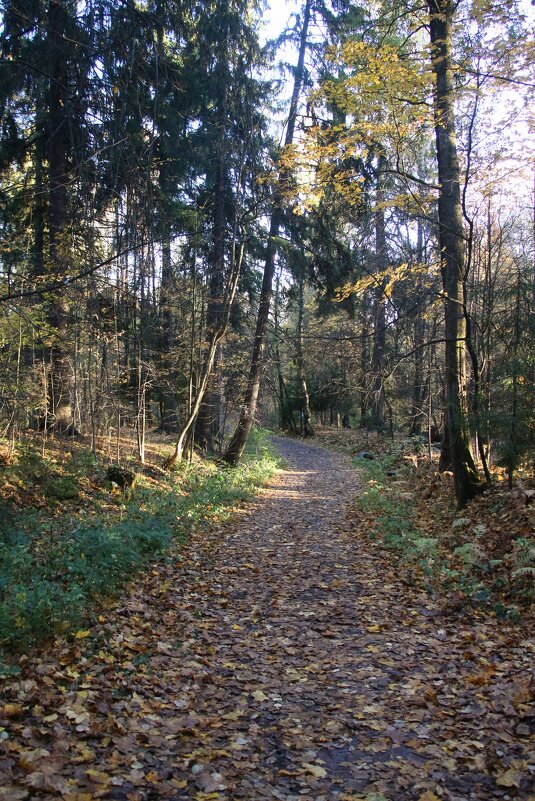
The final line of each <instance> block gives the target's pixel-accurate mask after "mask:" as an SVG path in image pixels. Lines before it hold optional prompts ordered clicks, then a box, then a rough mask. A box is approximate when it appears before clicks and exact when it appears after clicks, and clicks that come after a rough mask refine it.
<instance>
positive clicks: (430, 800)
mask: <svg viewBox="0 0 535 801" xmlns="http://www.w3.org/2000/svg"><path fill="white" fill-rule="evenodd" d="M418 801H440V798H439V797H438V795H435V793H433V792H432V791H431V790H426V791H425V793H424V794H423V795H421V796H420V798H419V799H418Z"/></svg>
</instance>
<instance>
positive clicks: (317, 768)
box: [303, 762, 327, 779]
mask: <svg viewBox="0 0 535 801" xmlns="http://www.w3.org/2000/svg"><path fill="white" fill-rule="evenodd" d="M303 767H304V768H305V770H307V771H308V772H309V773H312V775H313V776H316V778H318V779H324V778H325V777H326V775H327V771H326V770H325V768H322V767H321V765H313V764H312V763H311V762H303Z"/></svg>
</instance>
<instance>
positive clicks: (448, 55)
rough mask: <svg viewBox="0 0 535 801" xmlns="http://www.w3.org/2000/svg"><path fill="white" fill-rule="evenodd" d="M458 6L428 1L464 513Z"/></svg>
mask: <svg viewBox="0 0 535 801" xmlns="http://www.w3.org/2000/svg"><path fill="white" fill-rule="evenodd" d="M455 7H456V6H455V3H454V2H453V0H429V14H430V34H431V64H432V69H433V73H434V76H435V86H434V118H435V136H436V154H437V165H438V179H439V184H440V190H439V199H438V223H439V244H440V265H441V275H442V286H443V290H444V303H445V338H446V346H445V352H446V402H447V416H448V438H449V449H450V457H451V463H452V467H453V476H454V484H455V495H456V498H457V502H458V505H459V507H462V506H464V505H465V504H466V502H467V501H468V500H470V499H471V498H473V497H475V496H476V495H477V494H478V493H480V492H481V490H482V484H481V482H480V480H479V476H478V473H477V468H476V466H475V463H474V459H473V457H472V454H471V452H470V435H469V430H468V418H467V408H466V377H465V340H466V319H465V315H464V308H465V297H464V274H465V252H464V248H465V237H464V232H463V213H462V205H461V176H460V168H459V158H458V155H457V143H456V135H455V108H454V85H453V67H454V65H453V56H452V26H453V19H454V14H455Z"/></svg>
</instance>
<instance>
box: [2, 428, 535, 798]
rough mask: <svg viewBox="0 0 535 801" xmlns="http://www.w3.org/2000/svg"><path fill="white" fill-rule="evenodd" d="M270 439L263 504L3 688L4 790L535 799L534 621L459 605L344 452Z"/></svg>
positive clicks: (179, 555) (149, 576)
mask: <svg viewBox="0 0 535 801" xmlns="http://www.w3.org/2000/svg"><path fill="white" fill-rule="evenodd" d="M275 441H276V445H277V449H278V450H279V452H280V453H281V455H282V456H283V458H284V459H285V460H286V463H287V466H288V467H287V469H286V470H284V471H280V472H279V473H278V474H277V475H276V477H275V478H273V479H272V480H271V481H270V483H269V485H268V486H267V487H266V488H265V489H264V490H262V491H261V494H260V496H259V497H258V498H257V499H256V500H255V501H254V502H253V503H252V504H250V505H248V506H247V508H246V509H243V510H242V511H241V512H240V513H237V514H236V515H235V516H234V517H233V518H232V520H229V521H227V522H223V523H221V524H220V525H218V526H214V527H212V528H211V529H210V530H209V531H208V532H207V531H197V532H196V533H195V534H194V535H193V536H192V537H191V539H190V540H189V541H188V542H187V543H186V544H185V545H183V546H182V547H181V549H180V551H175V552H172V554H171V556H170V558H168V559H167V560H166V561H163V562H161V563H158V564H154V565H153V566H152V567H151V568H150V569H147V570H146V571H145V572H144V574H143V575H142V577H141V578H140V579H139V580H138V581H136V582H134V583H132V585H131V587H130V589H129V590H128V592H127V593H126V594H125V595H124V596H123V597H122V598H121V599H120V600H119V601H116V602H114V603H113V604H112V605H111V607H110V609H109V610H108V611H104V610H103V611H102V614H101V615H100V616H99V618H98V621H96V622H95V625H93V626H92V627H91V628H89V629H83V630H80V631H78V632H76V633H75V634H74V635H73V636H71V637H70V638H63V639H59V640H57V641H56V643H55V646H54V648H53V649H50V648H45V649H44V650H40V651H37V650H36V651H33V652H31V653H30V655H29V656H27V657H25V658H23V659H22V660H21V662H20V666H21V673H20V675H19V676H18V677H16V678H14V677H6V678H5V679H4V681H3V687H2V701H1V704H0V725H1V726H2V729H1V737H2V746H1V748H2V757H1V759H0V784H1V789H0V798H2V799H6V800H7V799H8V800H9V801H18V799H40V800H42V799H58V798H63V799H65V801H91V800H92V799H96V798H104V799H115V800H116V801H146V800H148V799H156V798H169V799H173V801H181V800H184V801H185V799H195V800H196V801H230V800H231V799H248V801H260V799H283V800H284V801H297V799H310V800H311V801H312V799H314V801H330V800H331V799H333V801H334V800H339V801H360V800H361V799H366V800H367V801H437V799H448V801H466V799H481V800H483V799H489V801H490V799H502V798H503V799H533V798H535V796H534V795H533V792H534V791H533V781H534V775H535V763H534V760H533V750H532V745H533V731H534V730H533V724H534V717H533V699H534V693H533V690H534V682H533V675H532V669H533V655H534V644H533V640H530V638H529V622H528V617H526V618H521V619H520V620H519V621H518V620H512V619H507V618H502V619H498V618H497V616H496V614H495V613H492V612H491V613H489V612H488V611H486V610H478V609H475V608H474V609H472V608H471V607H463V608H462V609H461V608H452V607H451V606H448V605H445V604H444V600H443V598H442V597H441V596H440V595H438V594H437V595H433V594H430V592H429V588H427V587H426V586H424V582H422V581H420V580H419V579H418V578H417V577H414V574H413V572H412V569H411V567H410V565H407V564H405V563H403V561H402V560H401V561H400V560H396V559H395V558H394V557H392V555H390V554H389V553H388V551H386V550H385V547H384V545H383V543H382V541H381V540H379V539H375V540H374V539H371V538H370V537H369V536H368V535H367V534H366V533H363V532H362V530H361V528H359V525H358V520H356V512H355V508H354V498H355V496H356V495H357V494H359V492H360V490H361V484H362V481H363V478H362V477H361V476H360V475H359V472H358V471H357V472H356V471H355V470H354V469H353V465H352V463H351V461H350V460H349V458H348V457H347V455H344V454H336V453H333V452H332V451H329V450H327V449H324V448H321V447H318V446H317V445H316V444H314V445H310V444H308V443H306V442H305V443H303V442H299V441H295V440H288V439H276V440H275ZM361 517H362V519H366V518H365V517H364V516H361Z"/></svg>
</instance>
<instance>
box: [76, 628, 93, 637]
mask: <svg viewBox="0 0 535 801" xmlns="http://www.w3.org/2000/svg"><path fill="white" fill-rule="evenodd" d="M90 634H91V629H80V631H77V632H76V634H75V635H74V637H75V639H77V640H84V639H85V638H86V637H89V635H90Z"/></svg>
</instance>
